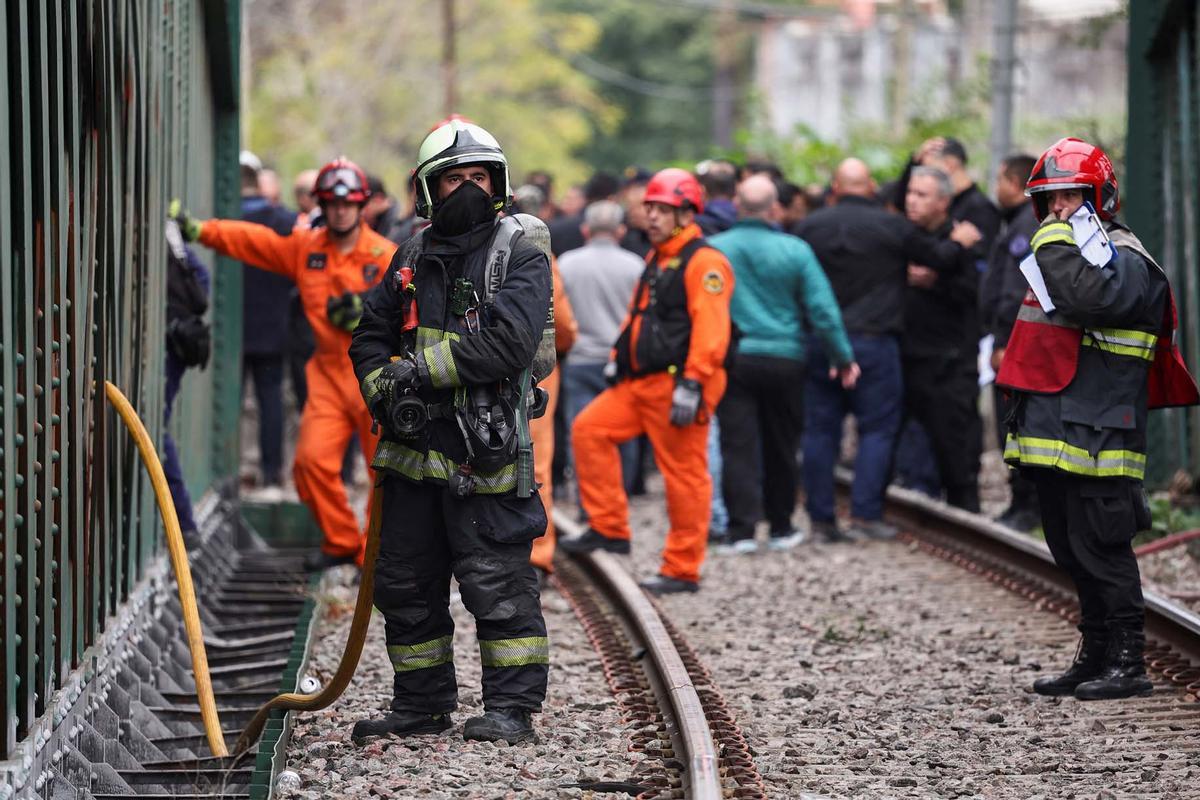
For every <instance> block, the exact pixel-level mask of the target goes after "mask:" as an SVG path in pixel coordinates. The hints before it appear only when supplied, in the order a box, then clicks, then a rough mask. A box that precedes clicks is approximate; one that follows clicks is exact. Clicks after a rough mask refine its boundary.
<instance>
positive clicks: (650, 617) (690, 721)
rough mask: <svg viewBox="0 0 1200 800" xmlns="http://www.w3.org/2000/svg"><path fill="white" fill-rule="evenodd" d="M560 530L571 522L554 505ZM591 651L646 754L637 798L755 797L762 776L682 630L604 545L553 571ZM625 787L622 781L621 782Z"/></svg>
mask: <svg viewBox="0 0 1200 800" xmlns="http://www.w3.org/2000/svg"><path fill="white" fill-rule="evenodd" d="M555 525H556V526H557V528H558V530H559V532H560V533H562V534H566V535H572V536H573V535H577V534H578V533H580V532H581V531H580V529H579V526H578V525H576V524H575V523H574V521H573V520H571V519H570V518H569V517H567V516H566V515H564V514H561V513H556V514H555ZM555 581H556V583H557V586H558V588H559V590H560V591H561V592H562V593H563V594H564V595H565V596H566V597H567V599H568V601H569V602H570V603H571V605H572V606H573V608H574V610H575V613H576V615H577V616H578V617H579V619H580V621H581V622H582V623H583V625H584V628H585V630H586V631H587V633H588V637H589V639H590V640H591V641H592V644H593V646H594V647H595V648H596V651H597V653H598V654H599V655H600V659H601V663H602V665H603V668H604V673H605V678H606V679H607V680H608V683H609V686H610V688H611V689H612V691H613V693H614V695H615V696H616V697H617V700H618V703H619V704H620V706H621V710H622V714H623V717H624V718H625V719H626V720H627V721H631V722H638V723H642V725H641V727H639V728H638V729H637V730H636V731H635V733H634V735H633V737H632V743H631V749H633V750H636V751H640V752H641V753H643V754H644V755H645V756H647V761H645V762H643V764H642V765H641V770H642V775H641V776H640V777H639V782H638V784H635V785H634V786H633V790H634V791H636V790H637V789H638V788H639V786H640V788H641V792H640V793H639V794H637V797H639V798H647V799H649V798H692V799H693V800H718V799H719V798H724V797H732V798H760V797H765V796H766V795H765V790H764V787H763V784H762V779H761V777H760V776H759V775H758V772H757V770H756V769H755V767H754V763H753V760H752V759H751V756H750V753H749V749H748V747H747V745H746V741H745V739H744V738H743V737H742V735H741V732H740V731H739V730H738V727H737V725H736V723H735V721H734V719H733V717H732V715H731V714H730V713H729V710H728V708H727V706H726V704H725V701H724V699H723V698H722V697H721V694H720V692H719V690H718V689H717V687H716V686H715V685H714V683H713V681H712V677H711V675H710V674H709V673H708V671H707V670H705V669H704V667H703V666H702V665H701V663H700V660H699V658H698V657H697V656H696V654H695V652H694V651H693V650H692V648H691V647H690V646H689V645H688V644H687V642H686V640H684V638H683V637H682V635H681V634H680V633H679V632H678V631H677V630H676V629H675V628H674V627H673V626H672V625H671V624H670V622H669V621H667V620H666V619H665V618H664V617H663V615H662V614H661V611H660V609H659V607H658V606H657V605H656V604H655V603H654V602H653V601H652V600H651V599H650V598H649V597H648V596H647V595H646V594H645V593H644V592H643V591H642V589H641V588H640V587H638V585H637V583H636V582H635V581H634V579H633V578H632V576H631V575H630V574H629V572H628V571H627V570H626V569H625V567H624V566H623V565H622V564H621V563H619V561H618V559H617V558H616V557H614V556H612V555H611V554H608V553H604V552H596V553H590V554H584V555H577V556H572V557H571V560H570V562H569V563H564V564H562V565H561V566H560V568H559V570H558V572H557V573H556V576H555ZM627 791H629V789H627Z"/></svg>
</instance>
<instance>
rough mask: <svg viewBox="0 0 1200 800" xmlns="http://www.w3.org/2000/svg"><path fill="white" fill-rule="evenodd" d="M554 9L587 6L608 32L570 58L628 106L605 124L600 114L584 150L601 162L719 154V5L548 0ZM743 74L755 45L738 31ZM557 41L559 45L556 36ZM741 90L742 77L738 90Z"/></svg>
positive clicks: (619, 164)
mask: <svg viewBox="0 0 1200 800" xmlns="http://www.w3.org/2000/svg"><path fill="white" fill-rule="evenodd" d="M541 5H542V6H543V7H544V8H546V9H547V10H549V11H556V12H562V11H564V10H565V9H568V8H569V9H576V10H578V9H586V11H587V14H588V16H589V18H591V19H592V20H594V21H595V22H596V24H598V25H599V27H600V30H601V33H600V36H599V38H598V39H597V41H596V42H595V45H594V46H593V47H592V48H590V49H589V50H587V51H586V52H583V53H579V54H576V55H575V56H573V57H571V58H570V59H569V60H570V61H571V63H572V64H573V65H574V66H575V67H576V68H577V69H579V70H580V71H582V72H585V73H587V74H588V75H590V76H592V77H594V78H596V79H597V80H598V81H599V82H600V87H599V92H600V94H601V96H603V97H604V98H605V100H607V101H608V102H609V103H610V104H611V105H613V106H615V107H617V108H620V109H621V110H622V117H621V120H620V124H619V125H618V126H617V127H616V129H615V130H612V131H609V132H606V131H604V130H603V129H602V127H601V125H600V124H597V123H606V122H607V121H606V120H595V119H593V121H592V125H593V131H594V135H593V136H592V138H591V140H590V142H588V143H586V144H585V145H584V146H583V147H582V148H580V150H579V151H578V152H579V155H580V157H581V158H583V159H584V160H585V161H587V162H588V163H590V164H592V165H593V166H595V167H597V168H600V169H607V170H612V171H617V170H620V169H622V168H623V167H625V166H628V165H631V164H637V165H640V166H644V167H656V166H661V165H663V164H665V163H681V164H687V165H692V164H695V162H696V161H697V160H699V159H701V158H705V157H707V156H709V155H711V154H712V149H713V144H712V140H713V137H712V113H713V102H712V84H713V80H714V67H713V35H714V27H715V18H714V15H713V14H712V13H708V12H707V11H705V10H703V9H699V8H697V7H695V6H688V5H687V4H671V3H663V2H644V1H642V0H541ZM735 38H736V41H735V42H734V47H735V48H736V50H737V56H738V65H739V67H738V76H737V78H738V80H737V81H735V84H738V85H744V83H745V80H746V75H747V73H748V62H749V58H748V55H749V52H750V51H749V47H748V44H749V42H748V39H747V38H746V37H745V36H744V35H741V34H739V35H737V36H736V37H735ZM551 47H552V48H553V47H554V45H553V44H552V45H551ZM739 93H740V91H739V89H738V88H737V86H736V85H735V96H736V95H737V94H739Z"/></svg>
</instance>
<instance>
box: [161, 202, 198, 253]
mask: <svg viewBox="0 0 1200 800" xmlns="http://www.w3.org/2000/svg"><path fill="white" fill-rule="evenodd" d="M167 216H168V217H170V218H171V219H173V220H175V223H176V224H177V225H179V232H180V233H181V234H182V235H183V239H184V241H186V242H194V241H196V240H197V239H199V238H200V231H201V229H202V228H203V227H204V223H202V222H201V221H200V220H198V219H193V217H192V215H191V214H189V213H188V212H186V211H184V210H183V204H182V203H180V202H179V198H178V197H176V198H175V199H174V200H172V201H171V203H170V204H169V205H168V206H167Z"/></svg>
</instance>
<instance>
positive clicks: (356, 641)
mask: <svg viewBox="0 0 1200 800" xmlns="http://www.w3.org/2000/svg"><path fill="white" fill-rule="evenodd" d="M382 518H383V490H382V489H380V488H379V487H375V489H374V490H373V491H372V492H371V518H370V521H369V522H368V524H367V551H366V554H365V556H364V560H363V570H362V576H361V578H360V581H359V584H358V599H357V600H356V601H355V605H354V618H353V619H352V620H351V621H350V635H349V636H348V637H347V638H346V649H345V650H343V651H342V660H341V662H340V663H339V664H338V668H337V672H335V673H334V674H333V677H332V678H330V680H329V683H328V684H326V685H325V686H324V687H323V688H322V689H321V691H319V692H317V693H316V694H299V693H297V692H285V693H284V694H281V695H277V696H275V697H274V698H272V699H271V700H268V701H267V702H266V703H264V704H263V706H262V707H261V708H259V709H258V711H257V712H256V713H255V715H254V718H253V719H251V720H250V724H248V725H247V726H246V728H245V730H243V731H242V735H241V736H239V737H238V740H237V744H235V745H234V746H233V752H234V754H235V755H241V754H242V753H244V752H246V751H247V750H248V749H250V746H251V745H252V744H254V742H255V740H257V739H258V736H259V734H261V733H262V730H263V727H264V726H265V725H266V724H267V719H268V718H269V717H270V716H271V711H272V710H273V709H276V708H281V709H284V710H287V711H320V710H321V709H322V708H327V707H328V706H330V705H332V703H333V701H334V700H337V699H338V698H339V697H341V696H342V692H344V691H346V687H347V686H349V685H350V679H351V678H353V677H354V671H355V670H356V669H358V659H359V656H361V655H362V649H363V642H365V641H366V638H367V628H369V627H370V625H371V607H372V605H373V604H374V598H373V595H374V593H375V557H376V556H378V555H379V527H380V524H381V522H382Z"/></svg>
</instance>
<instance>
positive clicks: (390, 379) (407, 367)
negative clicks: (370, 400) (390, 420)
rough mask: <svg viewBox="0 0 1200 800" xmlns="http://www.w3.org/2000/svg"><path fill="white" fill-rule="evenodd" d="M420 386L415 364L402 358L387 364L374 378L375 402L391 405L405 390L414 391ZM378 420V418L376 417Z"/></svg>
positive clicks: (419, 377)
mask: <svg viewBox="0 0 1200 800" xmlns="http://www.w3.org/2000/svg"><path fill="white" fill-rule="evenodd" d="M420 384H421V376H420V373H418V372H417V362H416V361H413V360H412V359H409V358H402V359H399V360H397V361H393V362H391V363H389V364H388V365H387V366H386V367H384V368H383V369H381V370H380V371H379V374H378V375H377V376H375V391H376V392H377V395H376V397H378V398H379V399H378V400H376V403H377V404H378V403H379V402H380V401H383V402H385V403H387V404H388V405H391V403H392V401H394V400H395V399H396V398H397V397H399V396H400V395H402V394H404V392H405V390H407V389H416V388H417V387H418V386H420ZM377 418H378V417H377Z"/></svg>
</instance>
